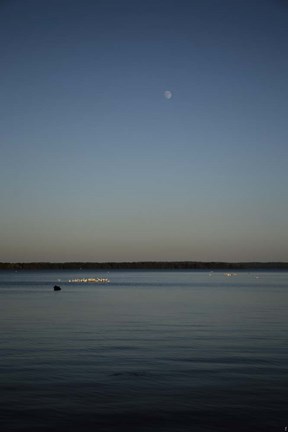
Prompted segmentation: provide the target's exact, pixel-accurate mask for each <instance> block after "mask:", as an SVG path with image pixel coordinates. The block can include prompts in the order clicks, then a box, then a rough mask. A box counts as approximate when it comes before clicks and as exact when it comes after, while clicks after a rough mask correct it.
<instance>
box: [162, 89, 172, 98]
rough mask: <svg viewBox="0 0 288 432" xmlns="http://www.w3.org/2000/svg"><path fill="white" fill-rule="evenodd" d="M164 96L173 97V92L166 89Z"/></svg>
mask: <svg viewBox="0 0 288 432" xmlns="http://www.w3.org/2000/svg"><path fill="white" fill-rule="evenodd" d="M164 97H165V98H166V99H171V98H172V92H171V91H170V90H165V92H164Z"/></svg>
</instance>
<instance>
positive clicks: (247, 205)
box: [0, 0, 288, 262]
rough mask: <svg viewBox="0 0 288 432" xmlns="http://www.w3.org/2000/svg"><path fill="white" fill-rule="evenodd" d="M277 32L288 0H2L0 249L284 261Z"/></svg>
mask: <svg viewBox="0 0 288 432" xmlns="http://www.w3.org/2000/svg"><path fill="white" fill-rule="evenodd" d="M287 47H288V1H285V0H145V1H144V0H0V59H1V61H0V140H1V141H0V155H1V157H0V202H1V209H0V261H2V262H19V261H20V262H30V261H51V262H62V261H94V262H102V261H150V260H151V261H153V260H156V261H183V260H185V261H186V260H187V261H288V229H287V228H288V226H287V225H288V200H287V187H288V170H287V160H288V140H287V138H288V132H287V112H288V109H287V108H288V55H287V52H288V50H287ZM165 92H166V93H165Z"/></svg>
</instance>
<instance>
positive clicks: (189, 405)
mask: <svg viewBox="0 0 288 432" xmlns="http://www.w3.org/2000/svg"><path fill="white" fill-rule="evenodd" d="M97 276H104V277H109V279H110V281H111V282H110V283H109V284H108V285H98V284H71V283H68V280H69V279H71V278H74V277H97ZM55 283H57V284H60V285H61V287H62V291H61V292H54V291H53V285H54V284H55ZM287 305H288V273H269V272H267V273H264V272H263V273H261V272H258V273H245V272H244V273H238V274H237V275H235V276H231V277H228V276H226V275H225V274H224V273H221V272H219V273H218V272H215V273H208V272H120V271H119V272H116V271H115V272H111V273H109V274H108V273H107V272H102V273H101V272H87V271H81V272H71V271H69V272H68V271H66V272H65V271H63V272H60V271H59V272H52V271H50V272H17V273H16V272H1V273H0V325H1V352H0V354H1V357H0V382H1V394H0V430H1V431H3V432H4V431H5V432H6V431H7V432H10V431H13V432H14V431H15V432H16V431H17V432H20V431H21V432H24V431H25V432H28V431H29V432H30V431H31V432H35V431H37V432H42V431H43V432H52V431H53V432H56V431H58V430H61V431H71V432H74V431H82V430H83V431H84V430H85V431H100V432H102V431H103V432H108V431H111V432H114V431H120V430H126V431H129V432H130V431H139V432H146V431H147V432H156V431H157V432H158V431H159V432H164V431H165V432H178V431H179V432H184V431H185V432H186V431H187V432H188V431H195V432H208V431H219V432H221V431H251V432H252V431H271V432H272V431H276V432H277V431H284V430H285V427H286V426H288V375H287V371H288V362H287V360H288V349H287V334H288V333H287V324H288V309H287Z"/></svg>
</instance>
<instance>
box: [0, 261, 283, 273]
mask: <svg viewBox="0 0 288 432" xmlns="http://www.w3.org/2000/svg"><path fill="white" fill-rule="evenodd" d="M0 270H210V271H213V270H288V262H218V261H209V262H202V261H139V262H62V263H55V262H30V263H26V262H25V263H7V262H6V263H5V262H2V263H0Z"/></svg>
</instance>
